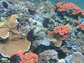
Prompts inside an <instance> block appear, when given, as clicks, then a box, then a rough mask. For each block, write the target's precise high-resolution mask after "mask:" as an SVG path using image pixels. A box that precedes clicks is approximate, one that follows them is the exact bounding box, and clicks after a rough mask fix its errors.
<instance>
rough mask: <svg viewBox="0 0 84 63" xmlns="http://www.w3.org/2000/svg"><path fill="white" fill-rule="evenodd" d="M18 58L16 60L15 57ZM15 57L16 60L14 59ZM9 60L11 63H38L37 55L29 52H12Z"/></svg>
mask: <svg viewBox="0 0 84 63" xmlns="http://www.w3.org/2000/svg"><path fill="white" fill-rule="evenodd" d="M16 58H17V59H18V60H19V61H18V60H17V59H16ZM15 59H16V61H15ZM11 62H12V63H17V62H18V63H38V55H36V54H34V53H32V52H29V53H24V52H18V53H14V54H12V56H11Z"/></svg>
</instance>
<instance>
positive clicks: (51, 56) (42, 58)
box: [38, 50, 58, 63]
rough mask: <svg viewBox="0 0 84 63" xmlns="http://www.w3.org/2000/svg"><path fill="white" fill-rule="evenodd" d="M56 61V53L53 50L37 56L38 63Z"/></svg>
mask: <svg viewBox="0 0 84 63" xmlns="http://www.w3.org/2000/svg"><path fill="white" fill-rule="evenodd" d="M57 59H58V53H57V51H55V50H46V51H43V52H42V53H40V54H39V61H38V63H49V62H50V60H55V61H54V62H56V61H57ZM51 63H53V62H51Z"/></svg>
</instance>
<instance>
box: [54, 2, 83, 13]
mask: <svg viewBox="0 0 84 63" xmlns="http://www.w3.org/2000/svg"><path fill="white" fill-rule="evenodd" d="M53 11H55V12H56V11H58V12H67V11H69V13H70V12H71V13H72V15H76V14H79V13H81V15H84V10H82V9H81V8H79V7H78V6H77V5H75V4H73V3H70V2H69V3H64V2H58V3H56V4H55V7H54V9H53Z"/></svg>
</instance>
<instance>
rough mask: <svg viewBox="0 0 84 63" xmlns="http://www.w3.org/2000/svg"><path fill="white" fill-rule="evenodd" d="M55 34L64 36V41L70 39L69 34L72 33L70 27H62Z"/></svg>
mask: <svg viewBox="0 0 84 63" xmlns="http://www.w3.org/2000/svg"><path fill="white" fill-rule="evenodd" d="M54 32H55V33H56V34H58V35H60V36H62V38H63V39H65V38H68V33H71V30H70V27H69V26H65V25H60V26H57V27H56V28H55V29H54Z"/></svg>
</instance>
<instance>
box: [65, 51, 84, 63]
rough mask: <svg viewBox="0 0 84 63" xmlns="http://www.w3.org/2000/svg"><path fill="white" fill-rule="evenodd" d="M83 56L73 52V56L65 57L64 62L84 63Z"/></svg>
mask: <svg viewBox="0 0 84 63" xmlns="http://www.w3.org/2000/svg"><path fill="white" fill-rule="evenodd" d="M83 59H84V56H83V55H82V54H81V52H74V53H73V54H71V55H69V56H67V57H66V58H65V61H66V62H67V63H70V62H71V63H83V62H84V60H83Z"/></svg>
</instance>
